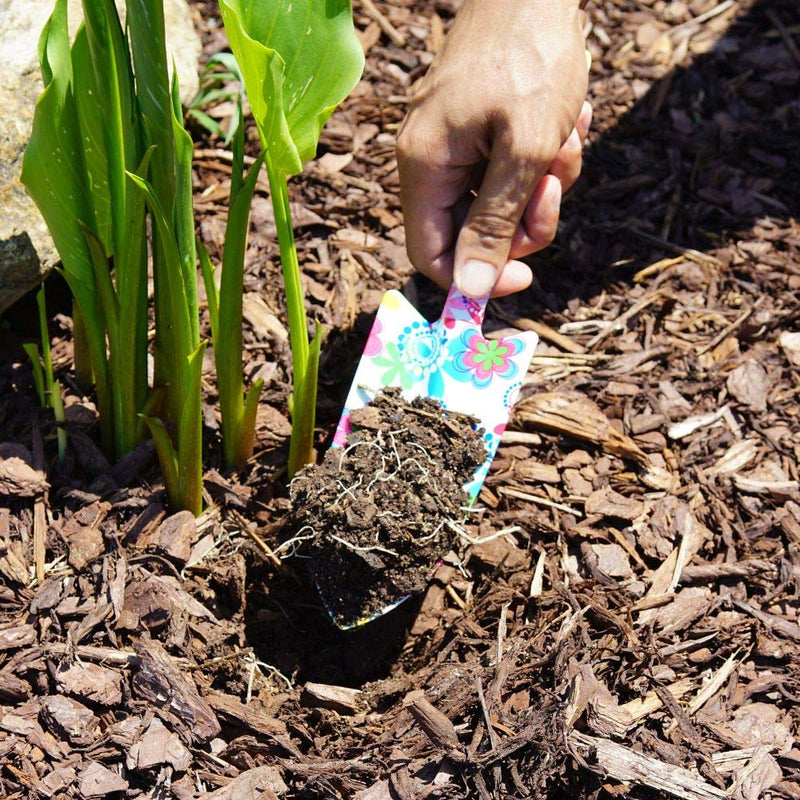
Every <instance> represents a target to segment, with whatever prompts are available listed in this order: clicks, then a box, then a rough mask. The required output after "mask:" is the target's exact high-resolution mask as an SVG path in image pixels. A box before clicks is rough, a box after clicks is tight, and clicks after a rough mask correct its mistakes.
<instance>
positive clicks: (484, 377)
mask: <svg viewBox="0 0 800 800" xmlns="http://www.w3.org/2000/svg"><path fill="white" fill-rule="evenodd" d="M488 301H489V297H488V295H487V296H486V297H483V298H479V299H473V298H470V297H466V296H465V295H463V294H461V293H460V292H459V291H458V290H457V289H455V287H454V288H452V289H451V290H450V293H449V294H448V296H447V300H446V301H445V306H444V311H443V312H442V315H441V317H440V318H439V319H437V320H436V321H435V322H432V323H431V322H428V321H427V320H426V319H425V318H424V317H423V316H422V315H421V314H420V313H419V312H418V311H417V310H416V309H415V308H414V307H413V306H412V305H411V304H410V303H409V302H408V300H406V299H405V297H403V295H402V294H401V293H400V292H398V291H395V290H392V291H389V292H387V293H386V294H385V295H384V296H383V300H382V301H381V305H380V307H379V309H378V314H377V317H376V319H375V322H374V323H373V325H372V330H371V332H370V335H369V339H368V340H367V344H366V346H365V348H364V352H363V355H362V357H361V361H360V363H359V365H358V369H357V371H356V374H355V377H354V379H353V383H352V385H351V387H350V391H349V393H348V395H347V400H346V401H345V408H344V410H343V412H342V416H341V419H340V420H339V425H338V428H337V430H336V434H335V436H334V440H333V445H334V447H342V446H345V445H346V437H347V435H348V434H349V433H350V432H351V426H350V414H351V413H352V412H353V411H354V410H355V409H357V408H361V407H363V406H365V405H367V404H368V403H369V402H370V401H371V400H372V398H373V397H374V396H375V395H376V394H377V393H378V392H379V391H380V390H381V389H384V388H386V387H390V386H391V387H398V388H400V389H401V390H402V394H403V397H404V398H405V399H406V400H409V401H410V400H413V399H414V398H416V397H430V398H433V399H435V400H437V401H438V402H440V403H441V404H442V406H443V407H444V408H445V409H446V410H451V411H458V412H462V413H465V414H469V415H471V416H473V417H475V418H477V419H478V421H479V425H480V426H481V427H482V428H483V430H484V442H485V445H486V460H485V461H484V462H483V464H481V465H480V466H479V467H478V469H477V470H476V471H475V473H474V475H473V476H472V479H471V480H470V481H469V482H468V483H467V484H466V485H465V486H464V490H465V492H466V493H467V494H468V495H469V498H470V502H473V501H474V500H475V498H476V497H477V496H478V493H479V492H480V489H481V486H482V485H483V481H484V479H485V478H486V475H487V473H488V471H489V466H490V465H491V463H492V458H493V457H494V454H495V452H496V451H497V447H498V445H499V444H500V438H501V436H502V434H503V430H504V429H505V426H506V423H507V422H508V417H509V414H510V413H511V408H512V406H513V404H514V401H515V399H516V397H517V394H518V392H519V389H520V387H521V386H522V380H523V378H524V377H525V373H526V372H527V370H528V365H529V364H530V361H531V358H532V357H533V352H534V350H535V349H536V345H537V342H538V337H537V336H536V334H535V333H532V332H522V333H519V334H516V335H514V336H510V337H504V338H499V339H487V338H485V337H484V336H483V333H482V332H481V324H482V322H483V317H484V314H485V312H486V304H487V303H488ZM342 577H343V579H346V576H342ZM318 588H319V589H320V594H321V596H322V600H323V603H324V604H325V606H326V608H327V609H328V611H329V613H330V616H331V617H332V619H333V620H334V621H335V622H336V624H337V625H338V626H339V627H340V628H343V629H347V628H354V627H358V626H360V625H363V624H365V623H366V622H368V621H370V620H371V619H374V618H376V617H378V616H381V615H383V614H385V613H387V612H388V611H390V610H391V609H392V608H395V607H396V606H397V605H399V604H400V603H402V602H403V601H404V600H406V599H407V597H408V595H406V596H403V597H399V598H397V599H396V600H395V601H393V602H391V603H390V604H388V605H387V606H386V607H385V608H383V609H382V610H381V611H380V612H379V613H378V614H373V615H372V616H370V617H366V618H358V619H349V620H348V619H342V617H341V615H340V614H338V613H337V609H336V608H334V607H333V606H335V605H336V603H335V598H333V597H330V596H328V597H326V594H328V593H327V592H326V591H325V589H324V587H323V586H321V585H318Z"/></svg>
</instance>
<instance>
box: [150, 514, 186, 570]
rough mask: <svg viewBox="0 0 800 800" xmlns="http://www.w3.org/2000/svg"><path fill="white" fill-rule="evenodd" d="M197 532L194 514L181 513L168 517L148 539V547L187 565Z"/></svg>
mask: <svg viewBox="0 0 800 800" xmlns="http://www.w3.org/2000/svg"><path fill="white" fill-rule="evenodd" d="M196 532H197V525H196V523H195V518H194V514H192V512H191V511H179V512H178V513H177V514H173V515H172V516H170V517H167V518H166V519H165V520H164V521H163V522H162V523H161V524H160V525H159V526H158V528H157V529H156V530H155V531H154V532H153V533H152V534H151V535H150V536H149V537H148V538H147V545H148V546H149V547H152V548H153V549H154V550H156V551H158V552H159V553H163V554H164V555H165V556H168V557H169V558H172V559H174V560H175V561H178V562H180V563H182V564H185V563H186V561H187V560H188V558H189V554H190V553H191V552H192V540H193V539H194V537H195V534H196Z"/></svg>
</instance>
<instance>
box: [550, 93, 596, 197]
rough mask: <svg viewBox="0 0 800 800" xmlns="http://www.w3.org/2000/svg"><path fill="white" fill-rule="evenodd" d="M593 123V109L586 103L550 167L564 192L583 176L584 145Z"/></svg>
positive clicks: (551, 172)
mask: <svg viewBox="0 0 800 800" xmlns="http://www.w3.org/2000/svg"><path fill="white" fill-rule="evenodd" d="M591 123H592V107H591V105H589V103H587V102H584V104H583V107H582V108H581V113H580V114H579V115H578V119H577V120H576V121H575V127H574V128H573V129H572V133H570V135H569V136H568V137H567V141H566V142H564V144H563V145H562V146H561V149H560V150H559V151H558V155H557V156H556V157H555V159H554V160H553V163H552V164H551V165H550V170H549V172H550V174H551V175H555V176H556V178H558V179H559V180H560V181H561V190H562V191H563V192H566V191H567V189H569V188H570V186H572V184H573V183H575V181H576V180H577V179H578V176H579V175H580V174H581V164H582V162H583V144H584V142H585V141H586V136H587V134H588V133H589V126H590V125H591Z"/></svg>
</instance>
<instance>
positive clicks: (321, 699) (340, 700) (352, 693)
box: [303, 681, 363, 714]
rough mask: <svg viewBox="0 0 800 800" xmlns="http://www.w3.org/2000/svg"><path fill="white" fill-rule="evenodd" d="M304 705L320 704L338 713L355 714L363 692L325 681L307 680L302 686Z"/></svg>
mask: <svg viewBox="0 0 800 800" xmlns="http://www.w3.org/2000/svg"><path fill="white" fill-rule="evenodd" d="M303 689H304V691H303V695H304V698H303V699H304V702H305V705H308V706H312V707H313V706H321V707H322V708H329V709H331V710H332V711H338V712H339V713H340V714H355V713H356V711H357V710H358V708H359V706H360V705H361V697H362V695H363V692H361V691H360V690H359V689H351V688H349V687H347V686H332V685H330V684H327V683H312V682H311V681H309V682H308V683H307V684H306V685H305V686H304V687H303Z"/></svg>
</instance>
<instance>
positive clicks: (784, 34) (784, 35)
mask: <svg viewBox="0 0 800 800" xmlns="http://www.w3.org/2000/svg"><path fill="white" fill-rule="evenodd" d="M765 10H766V12H767V16H768V17H769V19H770V22H772V24H773V25H774V26H775V27H776V28H777V29H778V33H779V34H780V35H781V39H783V43H784V44H785V45H786V49H787V50H788V51H789V54H790V55H791V57H792V58H793V59H794V63H795V64H797V66H798V67H800V50H798V49H797V45H796V44H795V43H794V39H792V36H791V34H790V33H789V31H788V30H786V26H785V25H784V24H783V23H782V22H781V18H780V17H779V16H778V13H777V12H776V11H775V9H774V8H767V9H765Z"/></svg>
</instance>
